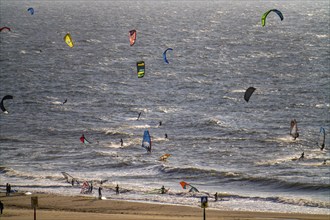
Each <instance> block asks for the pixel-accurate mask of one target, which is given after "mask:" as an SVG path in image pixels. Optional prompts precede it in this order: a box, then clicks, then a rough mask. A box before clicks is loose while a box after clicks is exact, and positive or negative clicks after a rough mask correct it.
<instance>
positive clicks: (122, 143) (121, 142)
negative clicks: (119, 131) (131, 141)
mask: <svg viewBox="0 0 330 220" xmlns="http://www.w3.org/2000/svg"><path fill="white" fill-rule="evenodd" d="M120 146H124V141H123V139H122V138H121V139H120Z"/></svg>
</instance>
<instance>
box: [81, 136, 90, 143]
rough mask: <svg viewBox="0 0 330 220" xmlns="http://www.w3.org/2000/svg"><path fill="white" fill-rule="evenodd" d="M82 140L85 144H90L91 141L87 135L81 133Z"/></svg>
mask: <svg viewBox="0 0 330 220" xmlns="http://www.w3.org/2000/svg"><path fill="white" fill-rule="evenodd" d="M80 141H81V143H83V144H90V143H91V142H90V141H88V140H87V139H86V138H85V135H81V137H80Z"/></svg>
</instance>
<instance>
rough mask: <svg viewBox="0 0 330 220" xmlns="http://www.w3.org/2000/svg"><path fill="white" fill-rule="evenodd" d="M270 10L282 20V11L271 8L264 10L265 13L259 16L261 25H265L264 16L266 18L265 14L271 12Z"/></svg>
mask: <svg viewBox="0 0 330 220" xmlns="http://www.w3.org/2000/svg"><path fill="white" fill-rule="evenodd" d="M272 11H273V12H275V13H276V14H277V15H278V16H279V17H280V18H281V21H283V19H284V17H283V14H282V12H280V11H279V10H277V9H271V10H269V11H267V12H265V13H264V14H263V15H262V17H261V25H262V26H265V25H266V18H267V16H268V14H269V13H270V12H272Z"/></svg>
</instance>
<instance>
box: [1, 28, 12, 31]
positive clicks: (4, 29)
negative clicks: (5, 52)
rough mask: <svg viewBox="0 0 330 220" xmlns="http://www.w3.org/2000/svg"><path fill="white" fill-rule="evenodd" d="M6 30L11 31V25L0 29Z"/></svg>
mask: <svg viewBox="0 0 330 220" xmlns="http://www.w3.org/2000/svg"><path fill="white" fill-rule="evenodd" d="M4 30H8V31H11V30H10V28H9V27H2V28H0V31H4Z"/></svg>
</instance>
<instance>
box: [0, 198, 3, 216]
mask: <svg viewBox="0 0 330 220" xmlns="http://www.w3.org/2000/svg"><path fill="white" fill-rule="evenodd" d="M3 208H4V205H3V203H2V202H1V201H0V213H1V215H2V210H3Z"/></svg>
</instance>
